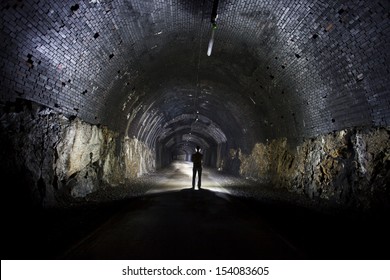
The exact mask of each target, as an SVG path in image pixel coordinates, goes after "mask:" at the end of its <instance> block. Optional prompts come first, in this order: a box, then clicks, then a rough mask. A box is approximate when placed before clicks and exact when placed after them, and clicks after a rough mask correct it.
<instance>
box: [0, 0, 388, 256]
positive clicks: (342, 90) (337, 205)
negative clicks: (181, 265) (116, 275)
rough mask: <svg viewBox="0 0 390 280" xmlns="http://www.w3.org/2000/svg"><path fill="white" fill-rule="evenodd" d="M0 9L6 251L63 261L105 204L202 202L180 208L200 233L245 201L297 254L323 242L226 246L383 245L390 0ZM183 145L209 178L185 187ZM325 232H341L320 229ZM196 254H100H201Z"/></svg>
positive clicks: (106, 1) (158, 0) (108, 1)
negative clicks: (207, 220)
mask: <svg viewBox="0 0 390 280" xmlns="http://www.w3.org/2000/svg"><path fill="white" fill-rule="evenodd" d="M0 10H1V25H0V32H1V38H2V40H1V42H0V44H1V50H2V52H1V53H0V61H1V74H0V77H1V96H0V128H1V130H0V141H1V142H0V143H1V146H2V149H1V160H0V169H1V178H2V181H3V183H2V208H3V213H4V214H3V216H6V218H5V224H6V226H7V227H6V228H7V230H8V229H9V233H8V234H9V236H8V239H5V241H4V242H3V243H4V244H3V245H2V247H3V248H4V250H3V249H2V252H3V253H2V255H3V257H2V258H17V259H18V258H32V259H35V258H42V257H43V258H61V257H65V255H63V254H62V253H63V252H64V251H66V250H68V249H69V248H70V247H72V246H74V244H76V243H77V242H79V240H82V239H83V238H85V236H87V235H88V234H90V233H91V232H92V231H93V230H94V229H95V228H97V227H99V226H100V225H101V224H102V223H104V222H106V221H108V220H110V219H111V216H112V215H114V214H115V213H117V212H118V211H119V212H120V211H124V210H123V209H128V211H130V212H132V211H141V210H139V209H143V207H146V206H145V204H143V203H146V204H147V205H149V206H150V205H152V206H150V207H151V208H152V209H154V208H153V207H157V206H156V205H160V204H159V203H162V201H164V203H165V201H166V203H168V202H169V203H171V204H172V205H173V206H172V209H176V210H177V211H176V210H175V211H173V210H172V209H171V210H170V211H172V213H175V214H174V215H176V213H178V212H180V213H183V212H184V211H182V210H180V209H182V208H180V207H192V208H190V210H188V209H187V210H188V211H192V213H195V212H196V211H198V210H199V209H198V206H197V204H196V203H195V202H197V203H199V204H202V205H203V206H204V208H202V211H206V210H207V209H208V210H207V211H209V212H207V211H206V212H201V213H200V212H199V213H198V212H196V213H195V214H194V215H195V216H196V215H200V216H202V217H204V216H208V215H209V216H210V217H214V216H215V219H216V220H215V221H216V222H215V223H213V226H211V227H209V226H206V225H204V224H203V222H201V220H200V216H199V217H198V216H196V218H194V222H195V223H196V222H199V223H200V224H201V225H200V227H199V228H200V229H204V230H205V231H209V230H210V228H213V230H214V231H218V230H222V229H224V230H225V232H229V230H232V229H233V228H235V227H237V228H240V227H241V226H242V224H240V223H239V222H238V219H239V218H237V220H235V221H230V220H229V219H227V220H226V222H225V223H222V222H221V223H219V222H218V221H220V220H219V219H222V218H221V217H220V216H218V215H217V214H216V212H218V213H220V212H221V213H222V212H223V213H225V212H226V213H229V215H232V216H233V217H235V216H239V214H238V213H239V211H244V210H241V209H246V210H245V211H249V212H248V213H252V214H248V213H247V212H245V213H243V214H242V215H243V216H245V215H249V216H250V215H253V217H252V216H250V217H252V218H250V222H248V223H247V224H253V225H254V224H256V225H257V226H259V220H261V221H263V220H267V219H268V220H269V221H270V222H269V224H271V225H272V226H271V227H273V228H274V229H275V228H276V231H279V232H281V234H280V235H284V236H285V238H284V240H285V239H288V240H289V242H288V243H289V244H291V243H292V244H294V246H293V247H294V248H298V251H299V252H306V253H307V250H309V251H310V245H309V243H311V242H315V243H317V241H318V240H315V239H316V238H315V237H313V235H315V234H318V235H317V236H318V238H322V239H329V241H328V242H327V243H326V242H325V243H323V245H322V247H321V246H319V245H318V246H319V247H318V248H322V249H318V250H317V251H315V252H311V253H307V254H306V253H299V254H295V255H294V254H289V253H286V252H285V251H278V250H276V249H275V250H276V251H275V250H273V249H274V248H271V249H269V252H272V253H270V254H269V255H267V254H265V255H261V254H260V255H256V252H255V251H253V252H251V253H248V254H246V253H245V251H244V249H242V248H250V247H251V245H250V244H249V241H248V244H247V247H246V245H245V244H246V243H245V242H244V243H243V244H244V245H243V247H242V248H241V249H240V248H238V247H237V248H235V250H236V252H237V254H234V253H233V254H231V255H229V257H228V258H276V259H278V258H328V257H329V258H343V257H345V258H353V257H358V258H388V257H389V254H388V253H386V252H383V251H381V250H379V251H378V250H376V249H375V248H379V247H381V246H383V248H388V249H390V246H389V241H385V240H386V238H385V236H386V234H388V233H389V232H388V230H384V226H385V222H384V221H385V219H388V213H389V212H390V211H389V208H390V207H389V205H390V189H389V182H390V168H389V167H390V142H389V136H390V131H389V127H390V92H389V87H390V75H389V73H390V67H389V52H388V50H389V49H390V36H389V35H390V21H389V15H390V3H389V1H386V0H383V1H382V0H379V1H368V0H365V1H348V0H345V1H336V0H331V1H322V0H316V1H307V0H290V1H274V0H270V1H262V0H252V1H244V0H219V1H217V0H214V1H212V0H197V1H195V0H188V1H187V0H174V1H164V0H89V1H83V0H71V1H68V0H63V1H53V0H24V1H22V0H3V1H1V3H0ZM216 15H217V16H216ZM211 41H212V43H213V44H212V48H211ZM196 146H200V147H201V151H202V153H203V164H204V167H205V177H204V180H205V190H203V193H202V192H200V191H194V192H193V193H187V192H186V189H188V188H190V187H191V176H192V173H191V172H192V171H191V167H190V164H191V162H190V160H191V155H192V154H193V153H194V152H195V147H196ZM188 170H189V171H188ZM187 171H188V172H187ZM175 180H176V181H175ZM163 189H165V190H166V191H165V192H162V191H161V190H163ZM158 190H160V191H158ZM221 199H222V200H224V201H225V202H224V203H227V201H231V202H232V201H233V202H235V203H237V204H234V205H233V206H231V207H230V208H229V206H226V207H227V208H226V209H229V210H226V209H225V208H224V207H225V206H223V207H222V206H221V205H222V204H223V203H222V202H221V201H220V200H221ZM145 201H146V202H145ZM153 202H154V203H155V204H153ZM233 202H232V203H233ZM169 203H168V204H169ZM180 203H182V204H180ZM153 205H154V206H153ZM161 205H165V204H161ZM239 205H241V206H242V208H241V206H239ZM161 207H162V206H161ZM175 207H178V208H175ZM129 209H130V210H129ZM156 209H157V208H156ZM164 209H166V208H165V206H164V207H162V208H161V209H160V208H158V210H156V213H160V212H161V211H165V210H164ZM167 209H168V208H167ZM205 209H206V210H205ZM236 210H237V211H236ZM199 211H200V210H199ZM219 211H220V212H219ZM264 212H268V213H269V214H268V215H270V216H267V217H260V216H261V215H262V214H259V215H260V216H257V214H253V213H264ZM132 213H133V212H132ZM160 215H161V217H160ZM157 216H158V217H160V218H161V219H164V217H165V216H164V215H163V214H162V213H160V214H157ZM249 216H248V217H249ZM256 217H258V218H256ZM351 217H352V218H351ZM129 219H130V218H129ZM169 219H173V220H172V221H171V222H172V224H175V222H176V223H177V222H178V221H181V220H180V219H181V218H180V216H179V217H177V218H176V220H175V219H174V218H169ZM169 219H168V220H167V223H168V224H169V221H170V220H169ZM182 219H184V217H182ZM248 219H249V218H248ZM222 220H223V219H222ZM304 220H311V222H309V223H306V222H304ZM276 221H279V222H276ZM346 221H348V222H346ZM245 224H246V223H245ZM218 225H219V226H220V228H218ZM138 226H139V225H138ZM138 226H137V225H134V227H135V228H137V227H138ZM146 226H149V225H148V224H147V225H146ZM259 227H260V226H259ZM348 227H349V228H348ZM360 227H362V228H363V229H362V230H361V232H360V233H359V234H357V233H356V232H355V230H356V231H359V228H360ZM24 228H27V229H28V230H27V231H26V230H24ZM113 228H114V226H113ZM310 228H311V229H310ZM313 228H317V229H318V231H315V232H314V233H313V232H312V231H310V230H313ZM337 228H340V230H339V232H340V234H341V235H343V236H346V235H348V236H353V237H348V238H347V240H349V241H345V240H344V241H343V240H340V238H337V237H335V236H333V237H330V236H332V235H333V233H334V231H336V232H337ZM298 229H300V230H301V231H299V230H298ZM131 230H133V229H131ZM213 230H211V231H213ZM344 230H345V231H344ZM30 231H31V232H30ZM163 232H164V231H163ZM243 232H244V233H243V234H242V235H243V236H245V234H246V233H245V230H244V231H243ZM320 232H321V233H320ZM312 233H313V234H312ZM251 234H252V231H251V230H248V236H252V237H253V240H255V241H254V242H255V243H256V242H258V244H259V245H258V246H259V248H262V247H261V246H264V244H263V245H262V243H261V242H260V241H259V240H260V239H261V238H260V237H259V236H261V234H260V235H256V234H252V235H251ZM305 234H307V235H305ZM321 234H322V235H321ZM25 235H27V236H28V238H26V237H25ZM309 235H312V236H311V237H310V238H309V237H308V236H309ZM145 236H146V237H145V240H146V241H145V242H147V240H149V239H148V238H149V237H150V236H149V235H148V234H145ZM148 236H149V237H148ZM167 236H168V234H167ZM256 236H257V237H256ZM209 237H210V236H209ZM150 238H151V239H152V237H150ZM229 238H230V239H229ZM270 238H271V237H270ZM243 239H245V237H242V238H241V237H238V236H237V235H236V233H230V234H227V237H226V240H240V242H241V241H242V240H243ZM305 239H306V241H307V242H306V241H305ZM362 239H365V241H362ZM21 240H23V241H21ZM162 240H163V241H161V240H160V241H161V242H160V243H153V242H151V244H153V245H147V244H146V245H143V246H145V248H149V249H150V248H151V247H153V248H160V247H159V246H160V245H161V243H164V242H165V241H166V242H168V241H167V240H169V241H171V240H170V238H168V237H167V239H164V238H162ZM210 240H211V241H210ZM210 240H209V241H208V242H210V244H209V243H207V242H206V243H207V244H208V245H210V246H211V245H212V244H213V242H212V241H213V237H210ZM272 240H273V239H272ZM309 240H310V241H309ZM357 240H360V241H357ZM374 240H375V242H374ZM272 242H274V243H272ZM272 242H271V243H272V244H276V243H277V241H272ZM294 242H296V243H294ZM343 242H346V243H348V244H349V245H345V244H346V243H343ZM354 242H359V244H360V245H359V246H360V248H361V250H360V251H359V252H360V254H355V253H356V252H357V250H358V249H356V248H357V247H359V246H355V245H356V244H355V243H354ZM168 243H169V242H168ZM372 243H375V245H374V247H375V248H372V246H371V245H372ZM10 244H11V245H10ZM12 244H13V245H12ZM14 244H19V245H18V246H16V245H14ZM256 244H257V243H256ZM329 244H333V245H334V246H333V247H330V246H328V245H329ZM342 244H344V245H345V247H346V248H348V250H349V252H350V253H349V254H347V253H345V250H344V253H342V252H339V251H338V250H337V249H334V248H341V247H342ZM370 244H371V245H370ZM129 246H130V245H129ZM233 247H234V246H233ZM290 247H291V246H290ZM213 248H214V247H213ZM255 248H257V247H256V246H255ZM300 248H302V250H301V249H300ZM326 248H328V249H329V251H328V253H325V252H324V251H323V253H321V250H325V249H326ZM330 248H332V249H330ZM149 249H148V250H149ZM214 249H215V250H216V251H218V250H220V248H217V247H215V248H214ZM85 250H87V249H85ZM134 250H135V251H137V249H134ZM138 250H139V252H144V251H143V250H142V249H140V248H138ZM156 250H157V249H155V251H156ZM240 250H241V251H240ZM259 250H261V249H259ZM312 250H314V249H312ZM149 251H150V250H149ZM160 251H161V252H165V251H167V250H166V248H165V247H163V246H162V245H161V248H160ZM195 251H196V246H195V245H194V247H191V248H189V249H188V250H187V254H188V255H183V256H182V255H180V254H177V255H175V254H174V253H173V251H171V252H170V253H169V254H168V253H167V254H163V253H161V254H154V255H153V254H151V255H147V254H143V253H140V254H139V255H137V254H135V255H115V254H114V253H112V255H105V256H103V258H114V259H115V258H121V257H123V258H132V257H134V258H136V257H143V258H170V257H172V258H180V257H183V258H192V257H194V258H196V257H199V258H207V255H202V254H200V253H199V252H195ZM233 251H234V250H233ZM330 251H332V252H330ZM191 252H193V253H194V254H193V255H191ZM387 252H388V250H387ZM197 253H198V254H197ZM224 253H226V254H228V253H227V252H225V251H223V250H222V251H220V254H214V255H213V254H211V255H208V256H209V257H211V258H213V257H215V258H227V257H226V255H224ZM170 254H171V255H170ZM204 254H206V253H204ZM97 255H98V254H97ZM97 255H93V254H92V253H91V254H87V255H85V256H84V257H85V258H94V257H97V258H98V256H97ZM99 256H100V255H99ZM69 258H76V259H77V258H83V256H81V255H77V253H74V254H73V255H71V256H70V257H69Z"/></svg>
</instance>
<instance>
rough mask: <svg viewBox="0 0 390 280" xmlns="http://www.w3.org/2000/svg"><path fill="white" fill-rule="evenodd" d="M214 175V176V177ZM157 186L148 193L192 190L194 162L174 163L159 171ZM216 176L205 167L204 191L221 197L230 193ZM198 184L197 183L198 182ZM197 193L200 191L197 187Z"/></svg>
mask: <svg viewBox="0 0 390 280" xmlns="http://www.w3.org/2000/svg"><path fill="white" fill-rule="evenodd" d="M213 175H214V176H213ZM154 176H155V178H156V181H157V185H156V187H154V188H153V189H151V190H149V191H148V192H147V193H149V194H150V193H161V192H168V191H180V190H183V189H191V188H192V162H189V161H174V162H173V163H172V164H171V165H170V166H169V167H167V168H164V169H162V170H159V171H158V172H156V174H154ZM218 177H219V176H216V171H214V170H212V169H210V168H207V167H204V168H203V171H202V189H205V190H209V191H213V192H215V193H217V195H218V194H219V195H220V196H221V197H223V198H226V197H224V196H223V194H230V192H229V191H228V190H227V189H225V188H223V186H222V184H221V182H219V180H218ZM196 182H197V181H196ZM194 191H195V192H196V191H199V190H198V188H197V186H195V190H194Z"/></svg>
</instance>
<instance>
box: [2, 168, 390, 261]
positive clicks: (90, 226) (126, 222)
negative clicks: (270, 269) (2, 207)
mask: <svg viewBox="0 0 390 280" xmlns="http://www.w3.org/2000/svg"><path fill="white" fill-rule="evenodd" d="M191 176H192V174H191V165H190V163H188V162H175V163H174V164H172V165H171V166H170V167H169V168H165V169H163V170H161V171H159V172H157V173H155V174H152V175H150V176H149V181H148V182H154V183H150V186H149V187H148V188H147V190H146V192H145V193H144V194H143V195H140V196H137V197H132V198H128V199H123V200H119V201H115V202H111V203H102V204H93V205H85V206H82V207H75V208H74V209H67V210H56V211H43V212H39V213H29V214H23V215H19V216H18V217H17V219H16V218H15V217H14V219H11V221H9V224H8V226H7V227H6V228H7V229H8V230H7V231H6V233H5V238H4V239H3V244H4V245H3V246H2V247H3V248H4V250H2V255H3V257H2V259H388V258H389V253H388V252H389V251H390V250H389V248H390V246H389V240H388V236H389V235H388V234H389V230H388V229H387V227H386V220H383V217H379V216H378V217H377V216H375V217H360V216H353V217H351V216H347V215H343V214H342V213H333V214H325V213H323V212H319V211H315V210H309V209H308V208H305V207H300V206H299V207H298V206H296V205H294V204H291V203H287V202H286V201H283V200H277V199H271V195H272V194H270V193H269V192H268V193H266V192H263V195H264V196H265V197H266V199H263V200H261V199H260V200H259V199H254V198H249V196H248V197H245V189H246V188H259V186H257V187H256V185H253V184H252V185H251V184H249V183H248V182H247V181H245V180H239V179H234V178H232V177H226V176H222V175H221V174H219V173H217V172H215V171H213V170H210V169H207V168H205V169H204V172H203V180H202V182H203V185H202V187H203V188H202V189H201V190H198V189H197V188H196V189H195V190H192V189H191ZM274 195H275V197H277V196H278V194H277V193H275V194H274ZM6 223H7V221H6Z"/></svg>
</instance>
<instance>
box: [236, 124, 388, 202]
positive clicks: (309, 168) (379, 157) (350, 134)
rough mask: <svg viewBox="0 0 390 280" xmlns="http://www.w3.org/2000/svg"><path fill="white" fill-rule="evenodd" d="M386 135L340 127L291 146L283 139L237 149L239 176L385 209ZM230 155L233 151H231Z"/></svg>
mask: <svg viewBox="0 0 390 280" xmlns="http://www.w3.org/2000/svg"><path fill="white" fill-rule="evenodd" d="M389 136H390V131H389V129H388V128H387V129H386V128H375V129H374V128H372V129H345V130H341V131H336V132H333V133H328V134H324V135H321V136H318V137H315V138H312V139H305V140H304V141H303V142H302V143H301V144H299V145H298V146H296V147H295V148H293V147H290V145H289V144H288V141H287V139H286V138H279V139H275V140H272V141H269V142H267V143H257V144H256V145H255V146H254V148H253V150H252V152H251V154H249V155H246V154H243V153H240V151H238V153H237V155H238V158H239V160H240V162H241V165H240V174H241V175H242V176H245V177H247V178H251V179H253V180H257V181H261V182H262V183H266V184H268V183H270V184H272V185H274V186H276V187H280V188H285V189H287V190H289V191H292V192H297V193H300V194H304V195H307V196H309V197H310V198H312V199H324V200H326V201H330V202H335V203H337V204H342V205H346V206H352V207H354V208H363V209H369V208H377V207H379V208H382V207H389V205H390V188H389V186H388V184H389V182H390V141H389V140H390V139H389V138H390V137H389ZM233 154H234V153H233Z"/></svg>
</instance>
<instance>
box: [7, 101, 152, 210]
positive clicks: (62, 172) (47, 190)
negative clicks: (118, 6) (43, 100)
mask: <svg viewBox="0 0 390 280" xmlns="http://www.w3.org/2000/svg"><path fill="white" fill-rule="evenodd" d="M0 113H1V119H0V120H1V122H0V126H1V132H0V141H1V146H2V147H3V148H2V151H1V158H2V161H1V163H0V168H1V173H2V174H3V175H2V178H3V179H4V180H5V181H8V182H9V184H8V186H7V188H3V190H2V192H3V194H5V197H9V199H10V200H11V201H13V200H15V201H19V202H20V203H22V202H24V203H26V202H28V203H31V204H32V206H34V205H35V206H39V205H41V206H55V205H58V204H59V203H61V202H62V201H64V200H66V199H67V198H68V197H70V196H72V197H85V196H86V195H87V194H89V193H92V192H94V191H96V190H97V189H98V188H99V187H102V186H104V185H107V184H108V185H110V186H118V185H121V184H125V183H131V180H132V179H134V178H136V177H139V176H141V175H142V174H145V173H147V172H150V171H153V170H154V169H155V152H154V150H152V149H150V148H149V147H147V146H146V145H145V144H144V143H142V142H141V141H138V140H137V139H129V138H123V137H122V138H120V137H121V136H119V135H118V134H116V133H114V132H113V131H110V130H109V129H107V128H106V127H104V126H98V125H91V124H88V123H85V122H83V121H81V120H80V119H79V118H67V117H65V116H63V115H59V114H57V113H54V112H53V111H52V110H51V109H47V108H43V107H40V106H38V105H35V104H32V103H30V102H28V101H21V102H19V103H18V104H11V105H10V104H8V106H4V107H3V108H0ZM118 145H119V146H120V147H118ZM22 197H24V198H23V199H22Z"/></svg>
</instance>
